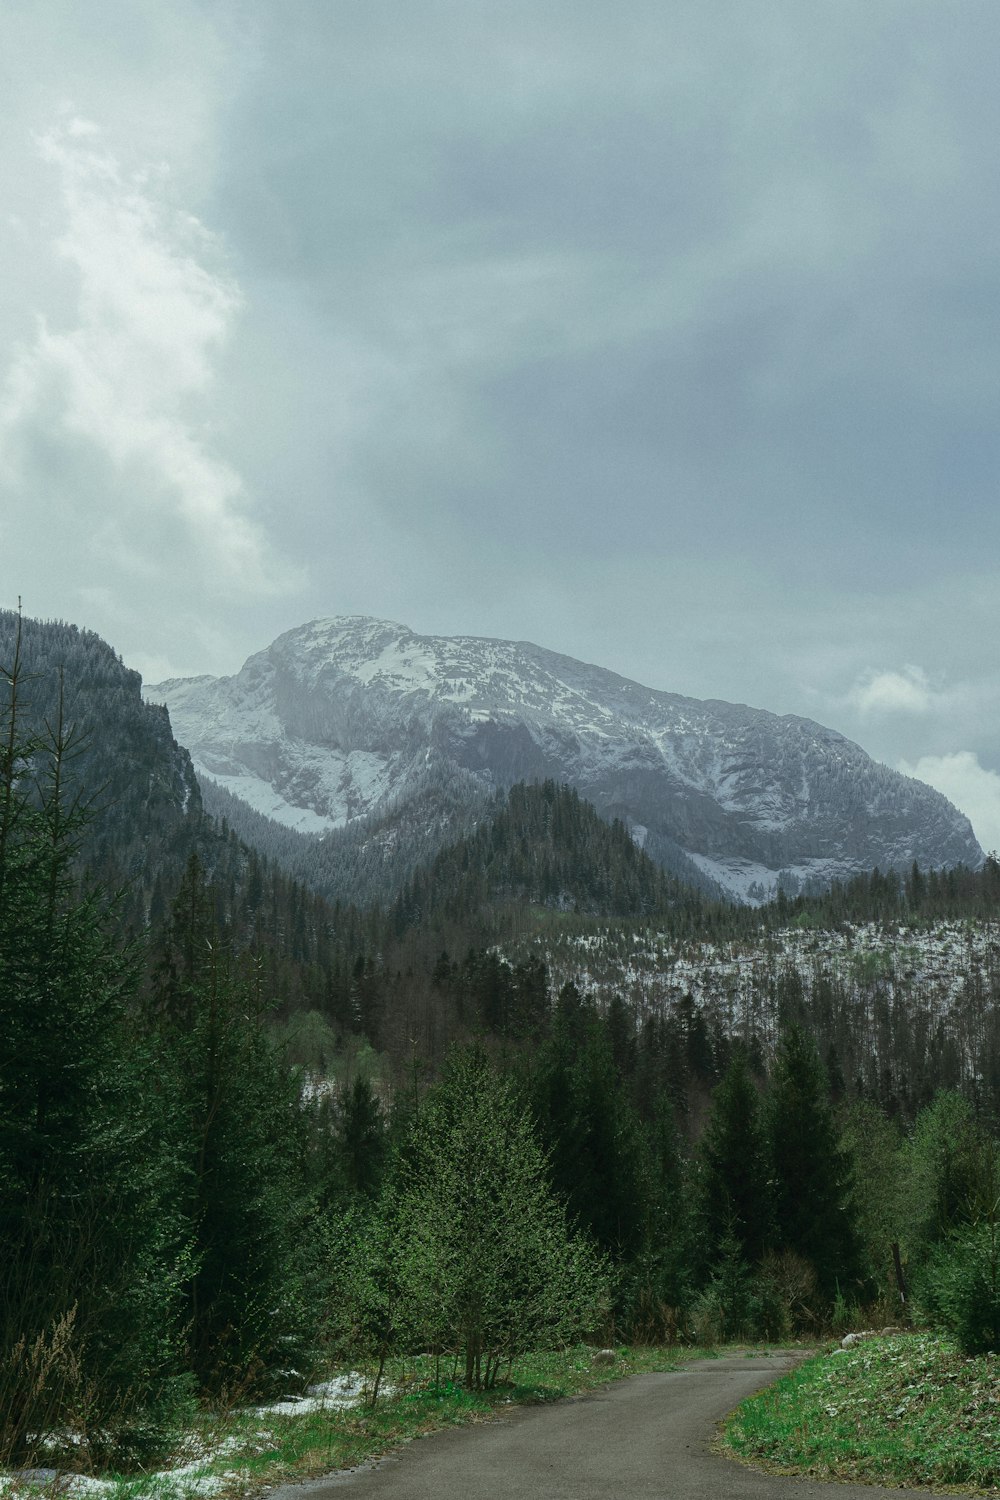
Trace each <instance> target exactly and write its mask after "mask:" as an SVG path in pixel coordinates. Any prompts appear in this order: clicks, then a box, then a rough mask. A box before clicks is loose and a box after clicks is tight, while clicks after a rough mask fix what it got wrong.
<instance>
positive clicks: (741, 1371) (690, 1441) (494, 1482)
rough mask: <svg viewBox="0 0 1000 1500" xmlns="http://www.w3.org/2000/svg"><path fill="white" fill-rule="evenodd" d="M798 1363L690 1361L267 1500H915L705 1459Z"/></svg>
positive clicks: (518, 1410) (434, 1440)
mask: <svg viewBox="0 0 1000 1500" xmlns="http://www.w3.org/2000/svg"><path fill="white" fill-rule="evenodd" d="M796 1362H797V1359H796V1356H794V1355H785V1354H780V1355H773V1356H770V1357H752V1358H746V1357H743V1358H741V1357H740V1356H732V1357H727V1358H719V1359H699V1360H693V1361H692V1362H691V1363H690V1364H686V1365H683V1366H682V1367H681V1368H680V1369H679V1370H677V1371H674V1372H671V1373H668V1374H656V1375H638V1376H635V1377H634V1378H632V1379H630V1380H622V1381H619V1382H615V1383H612V1384H610V1385H605V1386H601V1387H600V1388H599V1389H598V1390H596V1391H591V1392H589V1393H588V1394H586V1395H583V1396H575V1397H572V1398H570V1399H568V1400H565V1401H559V1402H556V1403H554V1404H553V1405H551V1406H521V1407H513V1408H511V1410H510V1413H509V1414H508V1415H505V1416H504V1417H503V1418H502V1420H500V1421H497V1422H489V1423H486V1424H484V1425H480V1426H473V1427H459V1428H454V1427H452V1428H446V1429H442V1430H441V1431H440V1432H435V1433H432V1434H431V1435H430V1436H429V1437H427V1438H425V1439H421V1440H418V1441H416V1442H413V1443H409V1444H407V1445H406V1446H405V1447H404V1448H402V1449H400V1450H398V1451H397V1452H395V1453H393V1454H390V1455H389V1456H388V1457H386V1458H383V1459H379V1460H376V1461H374V1462H373V1463H370V1464H363V1465H361V1466H360V1467H358V1468H356V1469H348V1470H344V1471H342V1472H340V1473H337V1474H331V1475H329V1476H328V1477H327V1478H325V1479H314V1480H308V1481H306V1482H305V1483H303V1484H293V1485H284V1486H282V1488H281V1489H278V1490H273V1491H272V1492H271V1495H270V1497H269V1500H376V1497H379V1500H381V1497H385V1500H442V1497H443V1496H451V1495H454V1496H465V1495H468V1496H483V1497H485V1500H673V1497H677V1500H729V1497H730V1496H732V1497H734V1500H743V1497H745V1500H798V1497H799V1496H802V1497H806V1496H813V1497H816V1500H851V1497H853V1500H877V1497H878V1496H890V1495H896V1496H907V1497H908V1500H914V1496H915V1492H914V1491H913V1490H887V1489H880V1488H876V1487H874V1486H872V1485H864V1484H830V1483H826V1482H823V1481H819V1480H810V1479H797V1478H795V1477H792V1476H785V1475H772V1474H761V1473H757V1472H756V1471H754V1470H752V1469H747V1468H744V1466H743V1465H742V1464H738V1463H735V1462H733V1461H732V1460H730V1459H727V1458H724V1457H722V1456H721V1455H720V1454H718V1453H713V1452H712V1451H711V1444H712V1442H713V1441H714V1439H715V1436H716V1424H717V1423H718V1421H719V1420H720V1418H722V1417H724V1416H725V1415H726V1414H727V1413H728V1412H730V1411H732V1409H733V1407H734V1406H738V1405H739V1403H740V1402H741V1401H742V1400H744V1399H745V1398H746V1397H747V1396H750V1395H752V1394H753V1393H754V1391H758V1390H760V1389H761V1388H762V1387H763V1386H765V1385H768V1384H769V1383H770V1382H771V1381H772V1380H776V1379H777V1378H778V1376H779V1375H783V1374H784V1373H785V1371H786V1370H789V1369H791V1368H792V1366H793V1365H794V1364H795V1363H796ZM939 1493H940V1492H939Z"/></svg>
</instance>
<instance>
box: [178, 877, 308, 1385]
mask: <svg viewBox="0 0 1000 1500" xmlns="http://www.w3.org/2000/svg"><path fill="white" fill-rule="evenodd" d="M215 905H216V903H215V900H214V896H213V892H212V889H211V887H210V886H209V885H208V884H207V883H206V881H205V878H204V874H203V871H202V869H201V866H200V864H199V862H198V860H197V858H196V857H192V859H191V861H190V862H189V865H188V868H187V871H186V874H185V877H184V880H183V882H182V885H181V888H180V890H179V892H178V894H177V898H176V900H175V902H174V908H173V914H172V919H171V922H170V923H169V925H168V927H167V929H166V932H165V933H164V936H163V951H162V953H161V957H160V962H159V966H158V967H159V986H158V990H157V994H156V997H155V1003H156V1004H157V1005H158V1007H159V1011H160V1014H161V1039H162V1041H161V1044H162V1048H163V1058H164V1069H165V1071H169V1072H171V1073H172V1079H173V1087H174V1089H175V1092H176V1097H177V1100H178V1103H179V1108H180V1115H181V1122H180V1127H179V1131H180V1134H179V1150H180V1152H181V1155H182V1157H183V1159H184V1161H185V1163H186V1168H187V1184H188V1191H187V1198H186V1207H187V1214H188V1218H189V1221H190V1225H191V1234H192V1242H193V1258H192V1269H191V1275H190V1277H189V1278H188V1281H187V1285H186V1292H187V1322H188V1341H189V1358H190V1361H191V1365H192V1368H193V1369H194V1371H195V1373H196V1375H197V1377H198V1380H199V1382H200V1384H201V1386H202V1388H203V1389H205V1390H207V1391H211V1392H225V1391H227V1390H232V1389H233V1388H242V1389H249V1388H252V1387H253V1386H255V1385H256V1386H260V1387H266V1386H267V1385H268V1384H269V1383H270V1381H271V1380H272V1379H274V1378H275V1377H276V1376H277V1375H278V1374H279V1373H280V1372H281V1371H282V1370H283V1368H285V1367H287V1365H288V1364H289V1363H293V1364H294V1363H295V1362H296V1361H297V1360H298V1361H300V1362H301V1360H302V1359H303V1357H304V1356H305V1354H306V1353H307V1351H308V1349H309V1346H310V1340H311V1337H312V1334H311V1324H312V1322H313V1318H312V1317H311V1314H310V1310H309V1309H308V1307H307V1305H306V1300H305V1297H306V1287H305V1284H304V1277H305V1275H306V1271H305V1267H306V1266H307V1265H308V1264H309V1260H310V1254H309V1252H310V1236H311V1235H312V1233H313V1230H314V1228H315V1222H314V1212H313V1204H312V1202H311V1200H310V1195H309V1187H310V1185H311V1184H310V1183H309V1177H310V1162H309V1152H308V1150H307V1143H306V1140H305V1131H306V1128H307V1119H308V1116H307V1114H306V1112H304V1111H303V1110H302V1109H301V1108H300V1103H299V1089H298V1084H297V1080H296V1078H295V1077H294V1075H293V1073H292V1071H291V1069H290V1068H289V1067H288V1066H287V1064H286V1063H285V1061H284V1059H283V1057H282V1056H281V1054H280V1053H279V1051H278V1049H277V1048H276V1046H275V1045H274V1043H273V1042H272V1041H271V1040H270V1038H269V1036H268V1033H267V1028H266V1025H265V1020H266V1012H267V1007H266V1005H265V1003H264V997H263V995H262V994H261V993H260V991H259V989H258V986H257V984H256V982H255V973H254V969H253V965H252V963H250V964H249V967H246V966H241V964H240V962H239V960H238V959H237V958H236V957H235V956H234V955H233V954H232V952H231V951H230V949H229V947H228V945H227V943H226V941H225V939H224V936H223V934H222V932H221V930H220V928H219V925H218V923H217V921H216V916H215Z"/></svg>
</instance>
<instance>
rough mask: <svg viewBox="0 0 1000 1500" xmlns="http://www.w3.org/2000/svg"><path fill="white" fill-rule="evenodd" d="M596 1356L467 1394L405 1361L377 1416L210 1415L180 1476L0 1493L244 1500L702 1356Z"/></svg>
mask: <svg viewBox="0 0 1000 1500" xmlns="http://www.w3.org/2000/svg"><path fill="white" fill-rule="evenodd" d="M594 1352H595V1351H594V1350H593V1349H592V1348H590V1347H588V1346H586V1345H578V1346H576V1347H574V1348H571V1349H566V1350H559V1351H554V1352H549V1353H538V1354H532V1355H527V1356H525V1357H524V1358H523V1359H521V1360H519V1361H517V1362H516V1363H515V1365H514V1368H513V1371H512V1372H511V1377H510V1379H509V1380H507V1381H505V1380H504V1378H503V1375H502V1376H501V1380H500V1381H499V1382H498V1384H497V1387H496V1389H495V1390H493V1391H467V1390H465V1389H464V1388H463V1387H462V1386H460V1385H458V1384H457V1383H456V1382H455V1381H454V1380H453V1379H452V1378H451V1375H452V1371H451V1368H450V1362H449V1361H445V1360H443V1359H442V1360H441V1362H440V1365H436V1363H435V1361H434V1360H433V1359H432V1358H430V1357H420V1358H416V1359H409V1360H406V1361H405V1362H404V1361H400V1362H397V1363H396V1364H395V1365H393V1366H391V1367H388V1368H387V1370H386V1373H385V1377H384V1379H385V1381H386V1382H387V1383H388V1384H389V1386H390V1387H391V1390H390V1392H389V1393H388V1394H387V1395H385V1396H381V1395H380V1397H379V1400H378V1404H377V1406H376V1407H375V1408H374V1410H372V1409H371V1408H370V1407H366V1406H351V1407H346V1408H341V1409H336V1408H331V1409H327V1410H325V1411H318V1412H304V1413H302V1414H288V1415H285V1414H280V1415H279V1414H269V1415H261V1414H257V1413H254V1412H253V1411H231V1412H228V1413H226V1414H225V1415H222V1416H220V1415H218V1414H215V1415H213V1414H210V1413H205V1414H204V1416H203V1419H202V1422H201V1425H200V1427H199V1429H198V1430H197V1431H196V1432H192V1433H189V1434H188V1435H187V1437H186V1439H185V1442H184V1444H183V1446H182V1448H181V1449H180V1450H179V1451H178V1453H177V1455H176V1459H175V1464H174V1466H173V1468H172V1469H169V1468H166V1467H165V1468H164V1469H163V1470H161V1471H160V1472H159V1473H158V1474H156V1475H145V1476H142V1477H140V1478H137V1477H136V1476H134V1475H131V1476H129V1477H128V1478H124V1477H121V1478H116V1477H115V1476H107V1477H106V1478H105V1479H104V1480H103V1482H100V1483H99V1484H98V1483H95V1482H94V1480H92V1479H91V1478H89V1477H87V1478H85V1479H83V1480H82V1481H80V1480H77V1481H74V1480H72V1479H70V1477H69V1476H68V1475H66V1474H65V1473H64V1474H62V1475H61V1477H60V1478H59V1480H58V1481H57V1483H56V1484H55V1485H52V1486H49V1487H48V1489H47V1491H46V1490H39V1488H38V1487H37V1486H33V1487H31V1488H29V1487H28V1486H26V1485H23V1484H18V1483H17V1482H16V1481H14V1480H13V1479H12V1478H11V1477H9V1476H8V1477H7V1478H6V1479H3V1478H0V1496H2V1497H3V1500H8V1497H10V1500H13V1497H15V1496H21V1495H25V1496H27V1495H28V1494H29V1493H30V1494H31V1495H33V1496H36V1497H37V1496H39V1494H45V1493H50V1494H51V1493H56V1492H58V1493H59V1494H60V1495H62V1496H65V1495H67V1494H68V1495H70V1496H74V1495H78V1496H81V1497H82V1496H87V1497H88V1500H187V1497H189V1496H190V1497H194V1496H199V1497H202V1500H204V1497H206V1496H209V1495H210V1496H212V1497H213V1500H237V1497H243V1496H253V1495H256V1494H258V1493H260V1491H262V1490H263V1489H265V1488H269V1487H271V1486H274V1485H278V1484H281V1483H284V1482H289V1481H292V1480H300V1479H307V1478H310V1477H313V1476H316V1475H319V1474H325V1473H329V1472H331V1471H332V1470H335V1469H346V1468H351V1467H353V1466H355V1465H357V1464H360V1463H363V1462H364V1461H365V1460H366V1459H370V1458H377V1457H379V1456H380V1455H382V1454H384V1453H388V1452H390V1451H391V1450H393V1449H394V1448H399V1447H401V1446H402V1445H404V1444H406V1443H409V1442H413V1441H415V1440H418V1439H420V1438H424V1437H427V1436H428V1435H429V1434H430V1433H432V1432H435V1431H437V1430H438V1429H439V1428H442V1427H450V1426H460V1425H466V1424H469V1423H474V1422H485V1421H490V1420H493V1419H495V1418H496V1417H498V1416H500V1415H502V1413H503V1412H504V1411H505V1410H507V1409H509V1408H510V1407H511V1406H515V1405H525V1404H529V1403H530V1404H537V1403H539V1402H546V1401H557V1400H560V1399H561V1398H563V1397H565V1396H572V1395H575V1394H577V1393H579V1392H582V1391H586V1390H592V1389H594V1388H595V1387H597V1386H599V1385H604V1384H606V1383H608V1382H609V1381H612V1380H620V1379H622V1378H623V1377H624V1376H627V1375H636V1374H642V1373H644V1372H646V1371H650V1370H670V1369H675V1368H676V1367H677V1365H678V1364H679V1363H680V1362H681V1361H682V1360H686V1359H690V1358H691V1357H693V1356H695V1355H697V1354H698V1353H700V1352H702V1351H698V1350H691V1349H685V1350H683V1351H681V1350H677V1349H666V1348H645V1347H643V1348H635V1349H630V1348H619V1349H618V1350H617V1351H616V1353H617V1359H616V1362H615V1364H614V1365H610V1366H605V1365H594V1364H593V1363H592V1361H593V1356H594ZM504 1373H506V1372H504ZM78 1486H79V1488H78Z"/></svg>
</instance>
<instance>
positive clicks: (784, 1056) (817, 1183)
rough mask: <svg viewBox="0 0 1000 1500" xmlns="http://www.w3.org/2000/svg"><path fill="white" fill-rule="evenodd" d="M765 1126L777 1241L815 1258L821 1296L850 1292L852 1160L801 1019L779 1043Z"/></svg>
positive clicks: (854, 1252)
mask: <svg viewBox="0 0 1000 1500" xmlns="http://www.w3.org/2000/svg"><path fill="white" fill-rule="evenodd" d="M767 1130H768V1140H769V1146H770V1155H771V1173H772V1181H773V1185H774V1199H773V1202H774V1230H775V1242H776V1245H777V1247H778V1248H779V1249H785V1250H791V1251H794V1252H795V1253H796V1254H797V1255H800V1256H802V1257H803V1258H804V1259H805V1260H807V1261H808V1262H809V1263H810V1265H811V1266H812V1267H813V1269H814V1270H815V1272H816V1280H817V1287H818V1289H819V1291H820V1294H821V1295H822V1296H824V1297H826V1298H828V1299H829V1298H832V1297H833V1296H834V1295H835V1293H836V1291H837V1289H838V1287H839V1288H840V1290H841V1291H842V1292H844V1293H845V1295H846V1293H847V1290H848V1288H849V1287H850V1286H851V1285H852V1284H853V1283H854V1281H855V1279H856V1277H857V1276H858V1273H859V1246H858V1239H857V1234H856V1231H855V1226H854V1221H853V1216H852V1207H851V1164H850V1160H849V1158H848V1155H847V1152H846V1149H845V1148H844V1147H843V1146H842V1145H841V1142H840V1139H839V1134H838V1131H837V1126H836V1122H835V1120H834V1116H833V1110H832V1109H831V1107H830V1101H829V1096H828V1091H827V1081H826V1075H825V1073H824V1071H823V1065H822V1063H821V1062H820V1059H819V1054H818V1052H817V1051H816V1046H815V1044H814V1042H813V1041H812V1039H811V1037H809V1036H808V1035H807V1033H806V1032H805V1031H803V1029H802V1028H801V1027H800V1026H796V1025H792V1026H790V1027H789V1028H788V1030H787V1031H786V1032H785V1034H784V1036H783V1037H782V1040H781V1043H780V1045H779V1047H778V1051H777V1055H776V1057H775V1061H774V1068H773V1071H772V1075H771V1088H770V1093H769V1096H768V1107H767Z"/></svg>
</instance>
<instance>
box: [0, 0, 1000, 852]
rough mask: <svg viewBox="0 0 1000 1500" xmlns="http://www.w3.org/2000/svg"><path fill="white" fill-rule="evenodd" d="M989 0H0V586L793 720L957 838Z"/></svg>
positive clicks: (43, 605) (981, 612) (61, 606)
mask: <svg viewBox="0 0 1000 1500" xmlns="http://www.w3.org/2000/svg"><path fill="white" fill-rule="evenodd" d="M998 55H1000V6H998V5H997V3H996V0H981V3H980V0H952V3H949V4H942V3H940V0H927V3H923V0H898V3H897V0H858V3H855V0H813V3H810V4H803V3H802V0H691V3H687V0H666V3H665V0H649V3H646V0H616V3H615V4H613V5H612V4H610V3H601V4H597V3H594V0H530V3H528V0H525V3H521V0H504V3H503V4H502V5H501V4H493V3H487V0H273V3H272V0H252V3H241V0H114V3H111V0H5V3H4V4H3V6H2V9H0V181H2V197H0V216H2V225H3V232H2V235H0V256H2V274H0V603H3V604H5V605H10V604H13V603H14V602H16V598H17V596H18V595H19V594H20V595H21V597H22V598H23V601H24V608H25V611H26V613H27V614H29V615H37V616H45V617H59V618H62V619H68V620H72V621H74V622H76V623H77V624H80V625H85V626H88V627H90V628H92V629H95V630H97V631H99V632H100V633H101V634H102V635H103V636H105V637H106V638H107V639H108V640H109V641H110V642H111V643H112V644H113V645H114V646H115V647H116V648H117V649H118V650H119V651H120V652H121V653H122V655H123V656H124V658H125V660H126V661H127V662H128V663H129V664H130V665H133V666H136V667H138V668H139V669H140V670H141V671H142V672H143V674H144V676H145V677H146V678H147V680H151V681H155V680H158V679H160V678H162V677H165V676H168V675H182V674H183V675H187V674H191V673H196V672H215V673H220V672H232V671H235V670H236V669H238V667H239V666H240V665H241V664H242V662H243V660H244V659H245V658H246V657H247V656H248V655H249V654H251V653H252V652H253V651H255V650H259V649H261V648H262V647H264V646H265V645H267V644H268V643H269V642H270V641H271V640H272V639H273V638H274V637H275V636H276V635H277V634H279V633H280V632H281V631H282V630H285V629H288V628H290V627H292V626H294V625H298V624H301V623H302V622H304V621H306V620H309V619H312V618H315V617H317V616H322V615H331V614H342V613H351V614H371V615H376V616H381V617H384V618H388V619H394V620H399V621H402V622H404V623H405V624H408V625H410V626H412V627H413V628H414V629H415V630H417V631H420V632H424V633H430V634H455V633H463V634H472V635H495V636H504V637H512V638H515V639H528V640H533V641H536V642H538V643H539V644H541V645H545V646H549V647H551V648H553V649H556V650H560V651H563V652H566V653H568V654H570V655H572V656H576V657H581V658H583V659H585V660H588V661H593V662H597V663H599V664H600V665H602V666H607V667H611V668H613V669H615V670H616V671H619V672H622V673H624V674H625V675H627V676H630V677H634V678H637V679H638V680H640V681H641V682H644V683H647V684H649V685H651V686H654V687H659V688H666V689H670V690H673V691H678V692H684V693H689V694H692V695H694V696H696V697H701V698H707V697H719V698H727V699H731V700H735V701H740V702H747V703H751V704H754V705H755V706H758V707H762V708H769V709H772V710H774V711H776V712H780V713H798V714H804V715H807V716H809V717H811V718H815V719H818V720H820V721H821V722H823V723H826V724H829V725H832V726H833V727H835V728H837V729H840V730H841V731H843V732H844V733H846V734H848V735H850V736H851V738H853V739H856V740H858V741H859V742H860V743H861V744H862V745H864V747H865V748H866V749H867V750H869V751H870V752H871V753H872V754H874V755H876V756H877V757H878V758H879V759H881V760H884V761H886V762H887V763H889V764H890V765H894V766H899V767H901V768H902V769H909V770H911V771H913V772H915V773H916V774H920V775H921V776H922V777H923V778H924V779H926V780H928V781H931V782H933V783H934V784H935V785H937V786H939V787H941V789H942V790H944V791H945V792H946V793H947V794H948V795H949V796H951V797H952V799H953V800H954V801H956V802H957V803H958V805H959V806H961V807H962V808H963V809H964V810H965V811H966V812H967V813H968V814H969V815H970V817H971V818H972V820H973V824H974V827H975V828H976V831H977V833H978V835H979V838H980V840H981V842H982V843H983V844H984V846H986V847H995V846H997V845H1000V774H998V773H1000V649H998V643H1000V619H998V615H1000V609H998V606H1000V505H998V494H997V477H998V467H1000V464H998V460H1000V421H998V405H1000V90H998V89H997V86H996V59H997V57H998Z"/></svg>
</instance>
